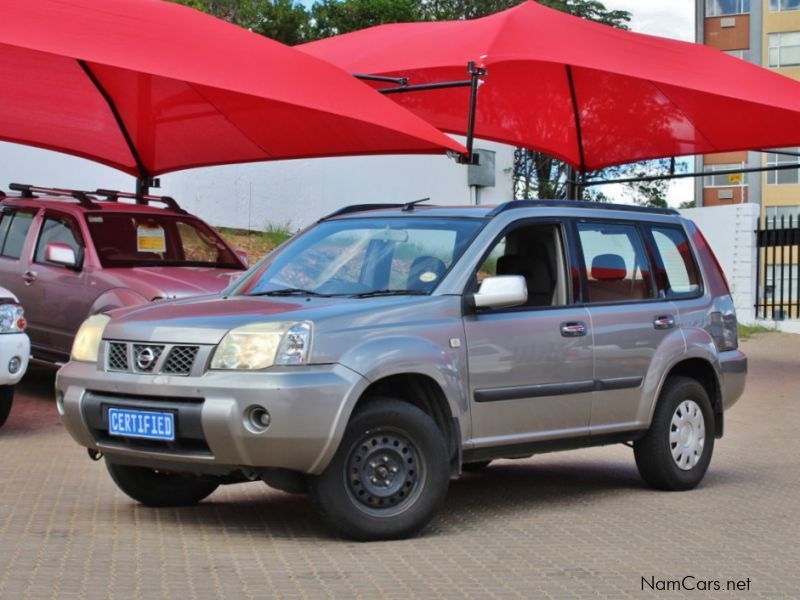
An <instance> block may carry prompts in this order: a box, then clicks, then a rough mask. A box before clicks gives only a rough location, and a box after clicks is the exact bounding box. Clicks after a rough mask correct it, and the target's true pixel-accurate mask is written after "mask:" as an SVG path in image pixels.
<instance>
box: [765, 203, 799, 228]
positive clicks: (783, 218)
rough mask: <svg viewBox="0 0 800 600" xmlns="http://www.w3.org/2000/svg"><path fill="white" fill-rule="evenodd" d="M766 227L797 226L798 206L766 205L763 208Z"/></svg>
mask: <svg viewBox="0 0 800 600" xmlns="http://www.w3.org/2000/svg"><path fill="white" fill-rule="evenodd" d="M764 214H765V216H766V218H767V227H770V228H779V227H781V226H782V225H784V226H786V227H789V226H790V225H791V226H792V227H797V226H798V225H800V206H799V205H792V206H767V207H766V209H765V210H764Z"/></svg>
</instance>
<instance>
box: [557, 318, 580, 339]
mask: <svg viewBox="0 0 800 600" xmlns="http://www.w3.org/2000/svg"><path fill="white" fill-rule="evenodd" d="M584 335H586V323H584V322H583V321H572V322H569V323H562V324H561V336H562V337H583V336H584Z"/></svg>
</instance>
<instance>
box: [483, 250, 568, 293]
mask: <svg viewBox="0 0 800 600" xmlns="http://www.w3.org/2000/svg"><path fill="white" fill-rule="evenodd" d="M497 274H498V275H522V276H523V277H524V278H525V283H526V284H527V285H528V293H529V294H539V293H541V294H552V293H553V284H554V282H553V278H552V276H551V275H550V267H549V265H548V259H547V257H546V256H545V255H536V256H520V255H517V254H508V255H506V256H501V257H500V258H498V259H497Z"/></svg>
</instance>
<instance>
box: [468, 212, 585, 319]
mask: <svg viewBox="0 0 800 600" xmlns="http://www.w3.org/2000/svg"><path fill="white" fill-rule="evenodd" d="M529 225H553V226H554V227H557V228H558V233H559V237H560V238H561V239H560V244H561V252H562V253H563V254H564V266H565V267H567V268H572V266H573V265H574V264H575V256H574V251H573V248H572V240H571V235H570V231H569V229H570V219H567V218H563V217H528V218H522V219H519V220H517V221H513V222H512V223H509V224H508V225H507V226H506V227H504V228H503V229H502V230H501V231H500V233H498V234H497V235H496V236H495V237H494V238H493V239H492V241H491V242H490V243H489V245H488V247H487V249H486V250H485V251H484V253H483V254H481V256H480V258H479V259H478V262H477V263H476V265H475V267H474V268H473V269H472V275H471V276H470V278H469V282H468V283H467V285H466V286H465V287H464V290H463V296H466V295H467V294H473V293H475V292H477V291H478V285H477V276H478V271H479V270H480V268H481V266H482V265H483V263H484V262H486V259H487V258H488V257H489V255H490V254H491V253H492V251H493V250H494V248H495V247H496V246H497V244H499V243H500V241H501V240H502V239H503V238H505V237H506V236H507V235H508V234H509V233H510V232H512V231H514V230H515V229H519V228H520V227H526V226H529ZM562 277H564V283H565V284H566V288H567V289H566V290H565V291H566V296H567V303H566V304H563V305H558V306H510V307H507V308H495V309H490V310H485V311H481V313H480V314H502V313H516V312H540V311H543V310H558V309H564V308H570V307H574V306H577V305H578V302H576V300H575V298H576V294H575V290H574V287H573V286H574V282H573V280H572V277H571V274H570V273H566V272H565V273H562Z"/></svg>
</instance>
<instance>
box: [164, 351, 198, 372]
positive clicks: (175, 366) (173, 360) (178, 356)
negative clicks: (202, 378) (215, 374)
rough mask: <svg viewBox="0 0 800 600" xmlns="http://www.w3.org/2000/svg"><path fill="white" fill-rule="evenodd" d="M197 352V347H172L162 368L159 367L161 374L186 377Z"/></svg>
mask: <svg viewBox="0 0 800 600" xmlns="http://www.w3.org/2000/svg"><path fill="white" fill-rule="evenodd" d="M198 350H200V348H199V347H198V346H173V347H172V350H170V351H169V355H168V356H167V360H166V361H165V362H164V366H163V367H161V372H162V373H169V374H171V375H188V374H189V373H190V372H191V370H192V365H194V359H195V358H196V357H197V352H198Z"/></svg>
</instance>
